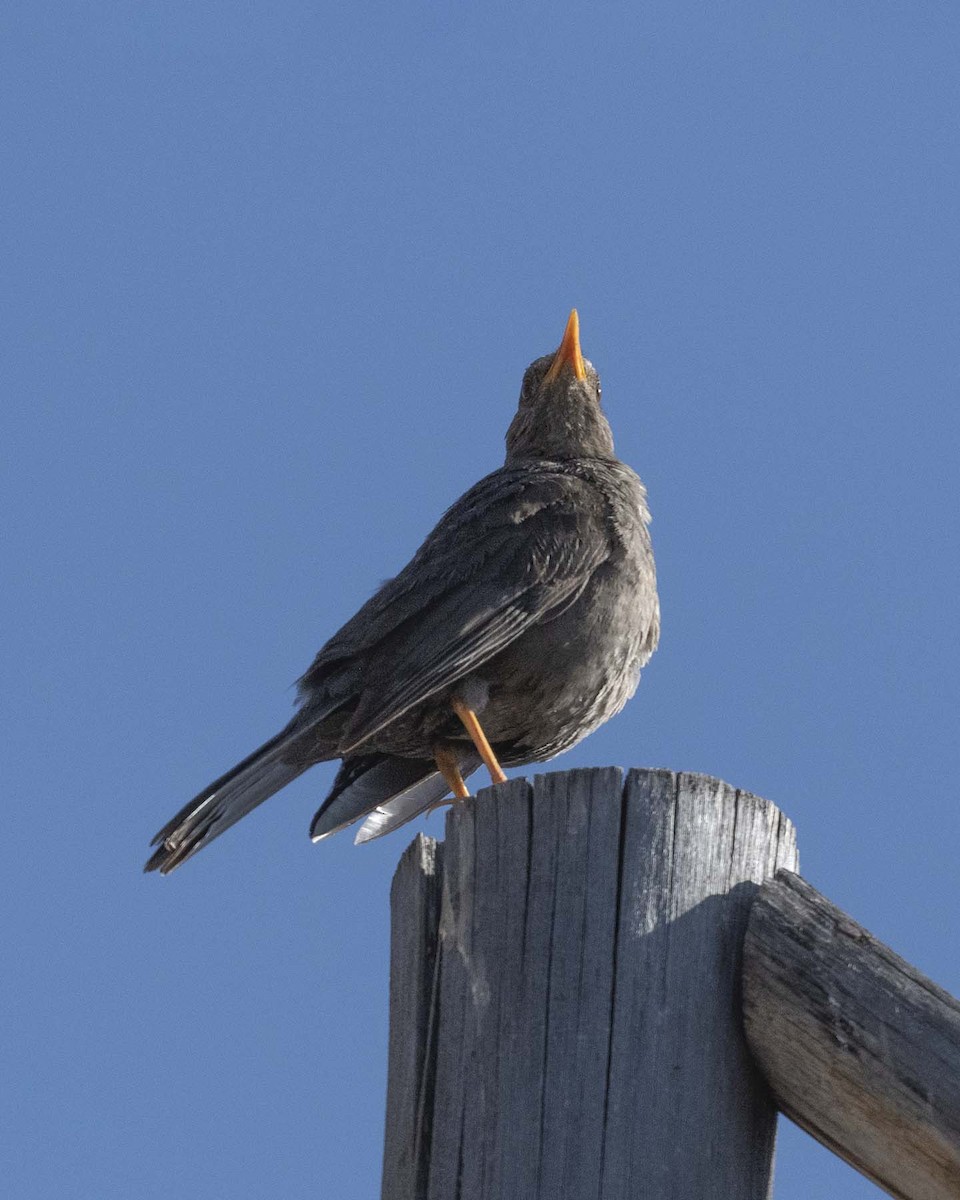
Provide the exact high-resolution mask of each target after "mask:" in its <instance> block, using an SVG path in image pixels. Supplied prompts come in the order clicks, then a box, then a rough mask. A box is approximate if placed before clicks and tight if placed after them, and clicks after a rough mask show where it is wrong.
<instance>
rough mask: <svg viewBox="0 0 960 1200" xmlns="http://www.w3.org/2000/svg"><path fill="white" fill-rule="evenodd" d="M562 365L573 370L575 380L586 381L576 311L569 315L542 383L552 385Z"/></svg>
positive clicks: (578, 319)
mask: <svg viewBox="0 0 960 1200" xmlns="http://www.w3.org/2000/svg"><path fill="white" fill-rule="evenodd" d="M564 363H566V364H567V365H568V366H570V367H571V368H572V369H573V373H574V375H575V376H576V377H577V379H586V377H587V369H586V367H585V366H584V365H583V355H582V354H581V353H580V318H579V317H578V316H577V310H576V309H573V310H572V311H571V313H570V319H569V320H568V321H567V327H566V329H565V330H564V331H563V341H562V342H561V343H560V349H559V350H558V351H557V353H556V354H555V355H554V359H553V362H552V363H551V364H550V367H549V369H548V370H547V373H546V375H544V377H543V382H544V383H552V382H553V380H554V379H556V378H557V376H558V375H559V374H560V372H561V371H562V370H563V366H564Z"/></svg>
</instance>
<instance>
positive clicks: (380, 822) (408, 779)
mask: <svg viewBox="0 0 960 1200" xmlns="http://www.w3.org/2000/svg"><path fill="white" fill-rule="evenodd" d="M479 765H480V758H479V756H478V755H476V754H474V752H473V750H472V749H471V750H470V751H467V750H463V751H461V753H460V770H461V773H462V774H463V776H464V777H466V776H468V775H470V774H471V773H472V772H473V771H475V770H476V769H477V767H478V766H479ZM449 791H450V789H449V787H448V786H447V783H446V780H445V779H444V778H443V776H442V775H441V774H440V772H439V771H438V770H437V768H436V766H435V765H434V763H433V762H432V761H431V760H429V759H412V758H398V757H394V756H392V755H383V754H365V755H359V756H357V757H355V758H347V759H345V760H344V763H343V766H342V767H341V768H340V772H339V774H338V775H337V778H336V780H334V784H333V788H332V789H331V792H330V795H329V796H328V797H327V799H326V800H325V801H324V803H323V805H322V806H321V808H320V810H319V811H318V812H317V814H316V816H315V817H314V818H313V821H312V823H311V825H310V836H311V837H312V838H313V840H314V841H315V842H319V841H321V840H322V839H323V838H326V837H329V836H330V835H331V834H333V833H336V832H337V831H338V830H340V829H343V828H344V827H345V826H347V825H351V824H353V822H354V821H357V820H359V819H360V818H361V817H366V818H367V820H366V821H365V822H364V824H363V826H362V827H361V829H360V832H359V833H358V834H357V839H356V840H357V841H358V842H368V841H371V840H372V839H373V838H375V837H379V836H380V835H381V834H382V833H389V832H390V831H391V830H393V829H397V828H398V827H399V826H400V825H405V824H406V823H407V821H412V820H413V818H414V817H416V816H418V815H419V814H420V813H422V812H425V811H426V810H427V809H429V808H432V807H433V806H434V805H435V804H439V803H440V801H441V800H443V798H444V797H445V796H446V795H447V794H448V793H449ZM374 824H376V826H377V831H376V832H373V831H372V830H373V827H374ZM368 827H369V828H368Z"/></svg>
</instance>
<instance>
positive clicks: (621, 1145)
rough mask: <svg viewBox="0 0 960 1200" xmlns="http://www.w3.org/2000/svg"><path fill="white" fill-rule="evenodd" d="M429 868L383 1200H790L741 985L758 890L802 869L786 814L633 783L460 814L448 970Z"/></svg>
mask: <svg viewBox="0 0 960 1200" xmlns="http://www.w3.org/2000/svg"><path fill="white" fill-rule="evenodd" d="M411 861H412V860H410V859H407V860H405V863H404V864H402V865H401V868H400V872H399V873H398V877H397V884H396V887H395V890H394V896H393V904H394V926H393V928H394V954H393V958H392V967H391V969H392V973H393V982H392V984H391V1032H390V1040H391V1050H390V1086H389V1096H388V1106H387V1143H386V1144H387V1153H386V1155H385V1171H384V1181H383V1193H382V1194H383V1197H384V1200H453V1198H454V1197H457V1198H458V1200H584V1198H585V1197H591V1198H597V1200H628V1198H630V1200H638V1198H640V1197H643V1200H668V1198H670V1200H681V1198H682V1200H692V1198H693V1197H696V1198H697V1200H720V1198H721V1197H722V1198H723V1200H763V1198H765V1197H767V1196H768V1195H769V1189H770V1174H771V1166H772V1157H773V1143H774V1132H775V1119H776V1114H775V1109H774V1107H773V1104H772V1101H771V1098H770V1096H769V1093H768V1091H767V1089H766V1087H765V1086H764V1085H763V1083H762V1080H761V1079H760V1078H759V1076H758V1074H757V1072H756V1070H755V1068H754V1067H753V1064H752V1063H751V1061H750V1059H749V1057H748V1055H747V1052H746V1047H745V1044H744V1041H743V1035H742V1029H741V1023H740V995H739V978H740V951H741V943H742V938H743V932H744V929H745V926H746V921H747V917H748V914H749V908H750V902H751V899H752V896H753V894H754V893H755V892H756V890H757V885H758V884H759V882H760V881H762V880H764V879H766V878H769V877H770V876H772V874H773V873H774V871H775V870H776V868H777V867H778V866H782V865H787V866H795V865H796V847H795V841H794V834H793V828H792V826H791V825H790V823H789V822H788V821H786V820H785V818H783V817H782V816H781V814H780V813H779V812H778V811H777V810H776V809H775V808H774V807H773V806H772V805H770V804H768V803H767V802H766V801H763V800H760V799H758V798H757V797H755V796H751V795H748V794H747V793H744V792H738V791H736V790H734V789H733V788H730V787H727V786H726V785H725V784H722V783H720V782H718V781H717V780H713V779H707V778H705V777H703V776H695V775H679V776H678V775H674V774H673V773H671V772H669V771H631V772H630V773H629V775H628V777H627V780H626V783H624V781H623V779H622V776H621V774H620V772H619V771H617V770H614V769H612V768H606V769H601V770H593V771H567V772H562V773H557V774H552V775H544V776H540V777H538V778H537V779H536V780H535V781H534V784H533V786H532V787H531V786H529V785H528V784H527V783H526V782H524V781H522V780H515V781H511V782H509V783H506V784H503V785H501V786H500V787H498V788H492V789H488V790H487V791H485V792H481V793H480V795H479V796H478V797H477V798H476V799H475V800H471V801H468V802H466V803H464V804H460V805H456V806H455V807H454V808H453V809H452V810H451V812H450V814H449V816H448V819H447V827H446V841H445V843H444V846H443V861H442V902H441V906H440V914H439V949H438V951H437V953H436V956H435V957H434V958H433V959H431V955H432V954H433V948H434V947H435V946H436V928H435V927H434V928H431V927H430V924H429V920H424V916H425V914H426V913H427V911H428V910H430V909H431V905H430V904H429V903H426V902H425V901H424V899H423V896H424V888H425V887H426V886H427V885H426V883H425V881H424V879H418V878H417V876H416V872H414V871H412V870H411V869H410V868H411ZM433 878H434V879H435V876H434V877H433ZM433 886H434V884H431V885H430V887H433ZM428 891H429V888H428ZM430 894H433V893H430ZM431 962H432V963H433V965H434V970H433V971H432V972H431V971H430V970H429V969H428V967H427V964H428V963H431ZM428 975H429V976H430V986H429V987H428V986H427V984H426V979H427V976H428ZM414 1164H415V1165H414Z"/></svg>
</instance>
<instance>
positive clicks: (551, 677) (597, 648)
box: [478, 570, 655, 763]
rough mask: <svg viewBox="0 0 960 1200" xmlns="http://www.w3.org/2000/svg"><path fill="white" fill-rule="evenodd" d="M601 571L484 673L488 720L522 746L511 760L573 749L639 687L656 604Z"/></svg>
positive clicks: (496, 739) (484, 717)
mask: <svg viewBox="0 0 960 1200" xmlns="http://www.w3.org/2000/svg"><path fill="white" fill-rule="evenodd" d="M598 576H599V577H595V578H594V580H593V581H592V582H591V586H590V588H589V589H588V590H587V591H586V592H585V593H584V594H583V595H582V596H581V597H580V598H579V599H578V601H577V602H576V603H575V604H574V605H572V606H571V607H570V608H568V609H567V610H566V611H565V612H564V613H562V614H561V615H560V616H559V617H557V618H556V619H555V620H553V621H548V622H546V623H544V624H541V625H536V626H534V627H533V628H532V629H530V630H528V631H527V632H526V633H524V635H523V636H522V637H521V638H518V639H517V641H516V642H515V643H514V644H513V645H511V646H509V647H508V648H507V649H506V650H505V651H503V652H502V653H501V654H500V655H498V656H497V657H496V658H495V659H493V660H492V661H491V662H490V663H488V664H485V665H484V667H483V668H481V670H480V671H479V672H478V675H479V676H480V677H481V679H482V681H483V682H484V683H486V684H487V686H488V687H489V699H488V703H487V705H486V706H485V708H484V710H483V713H482V714H481V723H482V724H483V727H484V730H485V732H486V734H487V737H488V738H489V739H490V741H491V742H492V743H493V744H494V745H495V746H496V745H497V744H498V743H499V744H501V745H503V746H504V747H507V746H515V747H516V753H510V752H507V753H506V755H505V758H506V761H507V762H508V763H513V762H517V763H520V762H532V761H543V760H544V759H547V758H552V757H553V756H554V755H555V754H559V753H560V752H561V751H563V750H567V749H569V748H570V747H571V746H573V745H575V744H576V743H577V742H578V741H580V739H581V738H583V737H586V735H587V734H588V733H590V732H591V731H592V730H594V729H596V728H597V726H598V725H601V724H602V723H603V722H604V721H606V720H608V719H609V718H610V717H612V716H614V715H615V714H616V713H618V712H619V711H620V709H621V708H623V706H624V704H626V702H627V700H629V699H630V697H631V696H632V695H633V693H634V692H635V691H636V687H637V683H638V681H639V678H640V668H641V667H642V666H643V664H644V663H645V662H646V660H647V658H648V657H649V654H650V647H648V645H647V642H648V638H649V633H650V629H651V625H652V622H653V612H654V608H653V606H654V604H655V601H654V600H653V599H652V598H647V597H645V595H644V593H643V590H642V589H634V588H628V587H625V586H624V580H623V579H622V577H620V576H618V575H617V574H616V573H615V572H613V571H612V570H611V571H610V572H609V573H608V574H607V575H601V574H600V573H598Z"/></svg>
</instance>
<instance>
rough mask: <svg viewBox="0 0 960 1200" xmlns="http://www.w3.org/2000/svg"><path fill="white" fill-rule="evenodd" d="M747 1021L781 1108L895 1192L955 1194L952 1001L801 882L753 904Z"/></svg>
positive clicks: (957, 1100)
mask: <svg viewBox="0 0 960 1200" xmlns="http://www.w3.org/2000/svg"><path fill="white" fill-rule="evenodd" d="M743 966H744V971H743V979H744V1023H745V1030H746V1035H747V1042H748V1045H749V1047H750V1050H751V1052H752V1053H753V1057H754V1061H755V1062H756V1063H757V1065H758V1067H759V1068H760V1070H761V1071H762V1072H763V1074H764V1076H765V1077H766V1079H767V1081H768V1082H769V1084H770V1087H771V1090H772V1091H773V1094H774V1095H775V1096H776V1099H777V1103H778V1105H779V1107H780V1108H781V1110H782V1111H783V1112H785V1113H786V1114H787V1116H789V1117H791V1118H792V1119H793V1120H794V1121H796V1122H797V1124H798V1125H800V1126H802V1127H803V1128H804V1129H806V1130H807V1131H808V1132H809V1133H811V1134H812V1135H813V1136H814V1137H815V1138H817V1140H818V1141H821V1142H822V1143H823V1144H824V1145H825V1146H828V1147H829V1148H830V1149H831V1150H833V1151H834V1153H836V1154H839V1155H840V1156H841V1157H842V1158H845V1159H846V1160H847V1162H849V1163H850V1164H851V1165H853V1166H854V1167H856V1168H857V1170H859V1171H862V1172H863V1174H864V1175H866V1176H867V1177H868V1178H870V1179H872V1180H873V1181H874V1182H875V1183H877V1184H879V1185H880V1187H882V1188H884V1189H885V1190H886V1191H888V1192H889V1193H890V1195H891V1196H898V1197H902V1198H903V1200H956V1198H957V1197H958V1196H960V1003H958V1002H957V1001H956V1000H955V999H954V998H953V996H951V995H949V994H948V993H947V992H945V991H944V990H943V988H940V987H937V985H936V984H935V983H933V982H932V981H931V980H929V979H927V978H926V976H925V975H922V974H921V973H920V972H919V971H918V970H917V969H916V968H915V967H912V966H911V965H910V964H909V963H908V962H904V960H903V959H902V958H900V956H899V955H897V954H894V953H893V951H892V950H890V949H888V948H887V947H886V946H884V945H883V943H882V942H879V941H878V940H877V939H876V938H875V937H873V936H872V935H871V934H870V933H868V932H867V930H866V929H864V928H863V927H862V926H861V925H858V924H857V922H856V921H854V920H853V919H852V918H851V917H849V916H847V914H846V913H845V912H842V911H841V910H840V909H839V908H837V907H836V906H835V905H833V904H831V903H830V901H829V900H827V899H826V897H825V896H821V895H820V893H819V892H818V891H816V890H815V889H814V888H812V887H811V886H810V885H809V884H808V883H805V882H804V880H802V879H800V878H799V877H798V876H796V875H792V874H790V873H789V872H788V871H782V872H780V874H779V875H778V876H777V878H776V879H775V880H770V881H768V882H767V883H765V884H764V886H763V887H762V888H761V890H760V892H759V893H758V895H757V898H756V900H755V902H754V904H753V907H752V909H751V912H750V920H749V924H748V927H747V936H746V939H745V941H744V964H743Z"/></svg>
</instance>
